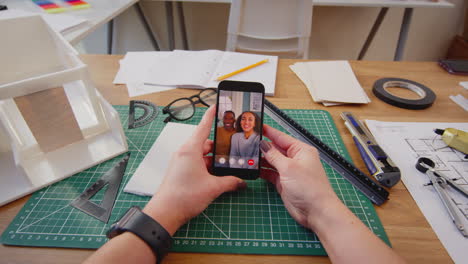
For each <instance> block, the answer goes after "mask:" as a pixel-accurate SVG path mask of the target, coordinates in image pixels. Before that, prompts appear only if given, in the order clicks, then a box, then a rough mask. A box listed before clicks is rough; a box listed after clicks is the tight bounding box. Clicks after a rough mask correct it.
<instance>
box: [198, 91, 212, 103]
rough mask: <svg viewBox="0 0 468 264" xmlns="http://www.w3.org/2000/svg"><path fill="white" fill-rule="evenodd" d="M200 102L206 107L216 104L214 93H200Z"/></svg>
mask: <svg viewBox="0 0 468 264" xmlns="http://www.w3.org/2000/svg"><path fill="white" fill-rule="evenodd" d="M199 97H200V101H202V102H204V103H205V104H207V105H213V104H215V103H216V91H215V90H211V89H207V90H203V91H201V92H200V95H199Z"/></svg>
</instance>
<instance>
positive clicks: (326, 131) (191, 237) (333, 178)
mask: <svg viewBox="0 0 468 264" xmlns="http://www.w3.org/2000/svg"><path fill="white" fill-rule="evenodd" d="M115 108H116V109H117V111H118V112H119V114H120V117H121V120H122V122H123V127H124V130H125V134H126V135H127V141H128V146H129V149H130V151H131V157H130V160H129V164H128V166H127V171H126V173H125V177H124V180H123V182H122V185H121V190H122V189H123V187H124V186H125V185H126V184H127V182H128V181H129V179H130V177H131V176H132V175H133V173H134V172H135V170H136V169H137V167H138V165H139V164H140V162H141V161H142V160H143V158H144V156H145V154H146V153H147V152H148V151H149V149H150V148H151V146H152V144H153V142H154V141H155V140H156V138H157V137H158V135H159V134H160V132H161V130H162V129H163V127H164V123H163V122H162V120H163V119H164V117H165V116H163V115H162V114H161V113H160V115H159V116H158V118H157V119H156V120H155V121H154V122H152V123H151V124H149V125H147V126H144V127H140V128H136V129H132V130H127V129H126V128H127V119H128V106H115ZM205 110H206V109H205V108H197V113H196V114H195V116H194V117H193V118H192V119H191V120H190V121H187V122H186V123H190V124H198V122H199V121H200V119H201V117H202V115H203V113H204V111H205ZM285 112H286V113H287V114H288V115H289V116H291V117H292V118H294V119H295V120H296V121H297V122H298V123H300V124H301V125H303V126H304V127H306V128H307V129H309V130H310V131H311V132H312V133H313V134H314V135H316V136H317V137H319V138H320V139H321V140H322V141H324V142H325V143H327V144H328V145H329V146H331V147H332V148H334V149H335V150H336V151H338V152H339V153H340V154H341V155H343V156H345V157H346V158H347V159H348V160H350V158H349V154H348V153H347V151H346V149H345V147H344V144H343V142H342V140H341V137H340V135H339V134H338V132H337V129H336V127H335V125H334V123H333V120H332V118H331V117H330V114H329V113H328V112H326V111H321V110H285ZM265 123H266V124H269V125H271V126H273V127H276V128H278V129H280V130H282V129H281V128H280V127H279V126H278V125H277V124H276V123H275V122H274V121H273V120H272V119H271V118H270V117H269V116H265ZM121 158H122V156H120V157H117V158H114V159H112V160H110V161H107V162H105V163H102V164H100V165H98V166H96V167H94V168H91V169H88V170H86V171H83V172H81V173H78V174H76V175H74V176H72V177H70V178H68V179H66V180H63V181H61V182H58V183H56V184H53V185H51V186H49V187H46V188H44V189H42V190H41V191H38V192H36V193H34V194H33V195H32V197H31V199H29V201H28V202H27V203H26V204H25V206H24V207H23V209H22V210H21V211H20V212H19V214H18V215H17V216H16V217H15V219H14V220H13V222H12V223H11V224H10V225H9V227H8V228H7V229H6V231H5V232H4V233H3V235H2V238H1V239H2V241H1V242H2V243H4V244H7V245H20V246H40V247H68V248H98V247H100V246H101V245H103V244H104V243H105V242H106V241H107V239H106V237H105V233H106V230H107V229H108V228H109V226H110V224H111V223H113V222H115V221H116V220H117V219H119V218H120V216H121V215H122V214H123V213H124V212H125V211H126V210H127V209H128V208H129V207H131V206H133V205H138V206H140V207H144V206H145V204H146V203H147V202H148V200H149V198H148V197H139V196H136V195H132V194H127V193H124V192H120V193H119V195H118V196H117V200H116V203H115V206H114V209H113V211H112V215H111V218H110V220H109V223H108V224H104V223H102V222H100V221H98V220H96V219H94V218H93V217H90V216H88V215H86V214H84V213H83V212H81V211H79V210H77V209H74V208H73V207H71V206H69V205H68V204H69V203H70V202H71V201H72V200H73V199H75V198H76V197H77V196H78V195H79V194H81V193H82V192H83V191H84V190H85V189H86V188H88V187H89V186H91V185H92V184H93V183H94V182H95V181H97V180H98V179H99V178H100V177H101V176H102V174H103V173H105V172H106V171H107V170H109V168H111V167H112V166H113V165H114V164H115V163H116V162H117V160H119V159H121ZM324 166H325V170H326V173H327V175H328V177H329V179H330V182H331V184H332V186H333V188H334V190H335V192H336V193H337V194H338V196H339V197H340V199H341V200H342V201H343V202H344V203H345V204H346V205H347V206H348V207H349V208H350V209H351V211H353V213H354V214H356V215H357V216H358V217H359V218H360V219H361V220H362V221H363V222H364V224H365V225H366V226H367V227H369V228H370V229H371V230H372V231H373V232H374V233H375V234H376V235H377V236H379V237H380V238H381V239H382V240H383V241H385V242H386V243H387V244H390V243H389V241H388V238H387V235H386V234H385V231H384V229H383V227H382V224H381V223H380V220H379V218H378V216H377V215H376V213H375V210H374V207H373V205H372V204H371V202H370V201H369V200H368V199H367V198H366V197H365V196H364V195H363V194H362V193H361V192H360V191H358V190H357V189H355V188H354V187H353V186H352V185H351V184H350V183H348V182H347V181H346V180H345V179H344V178H342V177H341V176H340V175H338V174H337V173H336V172H335V171H334V170H333V169H331V168H330V167H328V165H326V164H324ZM311 173H313V172H311ZM174 191H176V190H174ZM99 195H101V196H99ZM101 198H102V194H100V193H98V194H97V195H96V196H95V198H94V200H96V201H100V200H101ZM176 209H177V208H175V210H176ZM172 251H177V252H219V253H245V254H290V255H326V252H325V250H324V249H323V246H322V244H321V243H320V241H319V240H318V238H317V236H316V235H315V234H314V233H312V232H310V231H308V230H306V229H305V228H303V227H301V226H299V225H298V224H297V223H296V222H295V221H294V220H293V219H292V218H291V217H290V216H289V214H288V212H287V211H286V209H285V207H284V205H283V202H282V201H281V198H280V196H279V195H278V194H277V192H276V190H275V188H274V186H272V185H271V184H269V183H267V182H266V181H264V180H262V179H258V180H256V181H248V188H247V189H246V190H243V191H239V192H236V193H226V194H223V195H222V196H221V197H219V198H218V199H216V200H215V201H214V202H213V203H212V204H211V205H210V206H209V207H208V208H207V209H206V210H205V211H204V212H202V213H201V214H200V215H199V216H198V217H196V218H194V219H192V220H191V221H190V222H189V223H187V224H186V225H185V226H183V227H182V228H181V229H180V230H179V231H178V232H177V233H176V234H175V236H174V246H173V248H172Z"/></svg>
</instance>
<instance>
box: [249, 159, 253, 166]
mask: <svg viewBox="0 0 468 264" xmlns="http://www.w3.org/2000/svg"><path fill="white" fill-rule="evenodd" d="M254 163H255V162H254V160H253V159H249V161H247V164H249V165H250V166H252V165H254Z"/></svg>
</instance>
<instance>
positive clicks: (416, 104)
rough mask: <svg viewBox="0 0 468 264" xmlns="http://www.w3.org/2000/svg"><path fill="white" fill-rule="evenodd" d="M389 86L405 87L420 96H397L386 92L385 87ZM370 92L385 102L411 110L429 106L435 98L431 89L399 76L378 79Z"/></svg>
mask: <svg viewBox="0 0 468 264" xmlns="http://www.w3.org/2000/svg"><path fill="white" fill-rule="evenodd" d="M389 87H400V88H406V89H408V90H410V91H413V92H415V93H416V94H418V95H419V96H420V97H422V98H420V99H407V98H403V97H398V96H395V95H393V94H391V93H389V92H388V90H387V88H389ZM372 92H373V93H374V94H375V96H377V98H379V99H380V100H382V101H384V102H386V103H387V104H391V105H394V106H397V107H400V108H405V109H413V110H420V109H426V108H428V107H429V106H431V105H432V104H433V103H434V101H435V99H436V95H435V93H434V92H433V91H432V90H431V89H429V88H427V87H426V86H424V85H422V84H420V83H417V82H414V81H410V80H406V79H401V78H382V79H379V80H377V81H376V82H375V83H374V87H373V89H372Z"/></svg>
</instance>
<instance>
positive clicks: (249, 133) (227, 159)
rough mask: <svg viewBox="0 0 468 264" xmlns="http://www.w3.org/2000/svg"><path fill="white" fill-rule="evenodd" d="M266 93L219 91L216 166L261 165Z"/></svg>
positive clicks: (242, 166) (251, 167)
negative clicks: (263, 111)
mask: <svg viewBox="0 0 468 264" xmlns="http://www.w3.org/2000/svg"><path fill="white" fill-rule="evenodd" d="M261 110H262V93H255V92H239V91H224V90H220V91H219V106H218V116H217V123H216V153H215V166H216V167H225V168H239V169H258V163H259V160H258V157H259V144H260V139H261V135H260V131H261V116H262V113H261Z"/></svg>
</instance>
